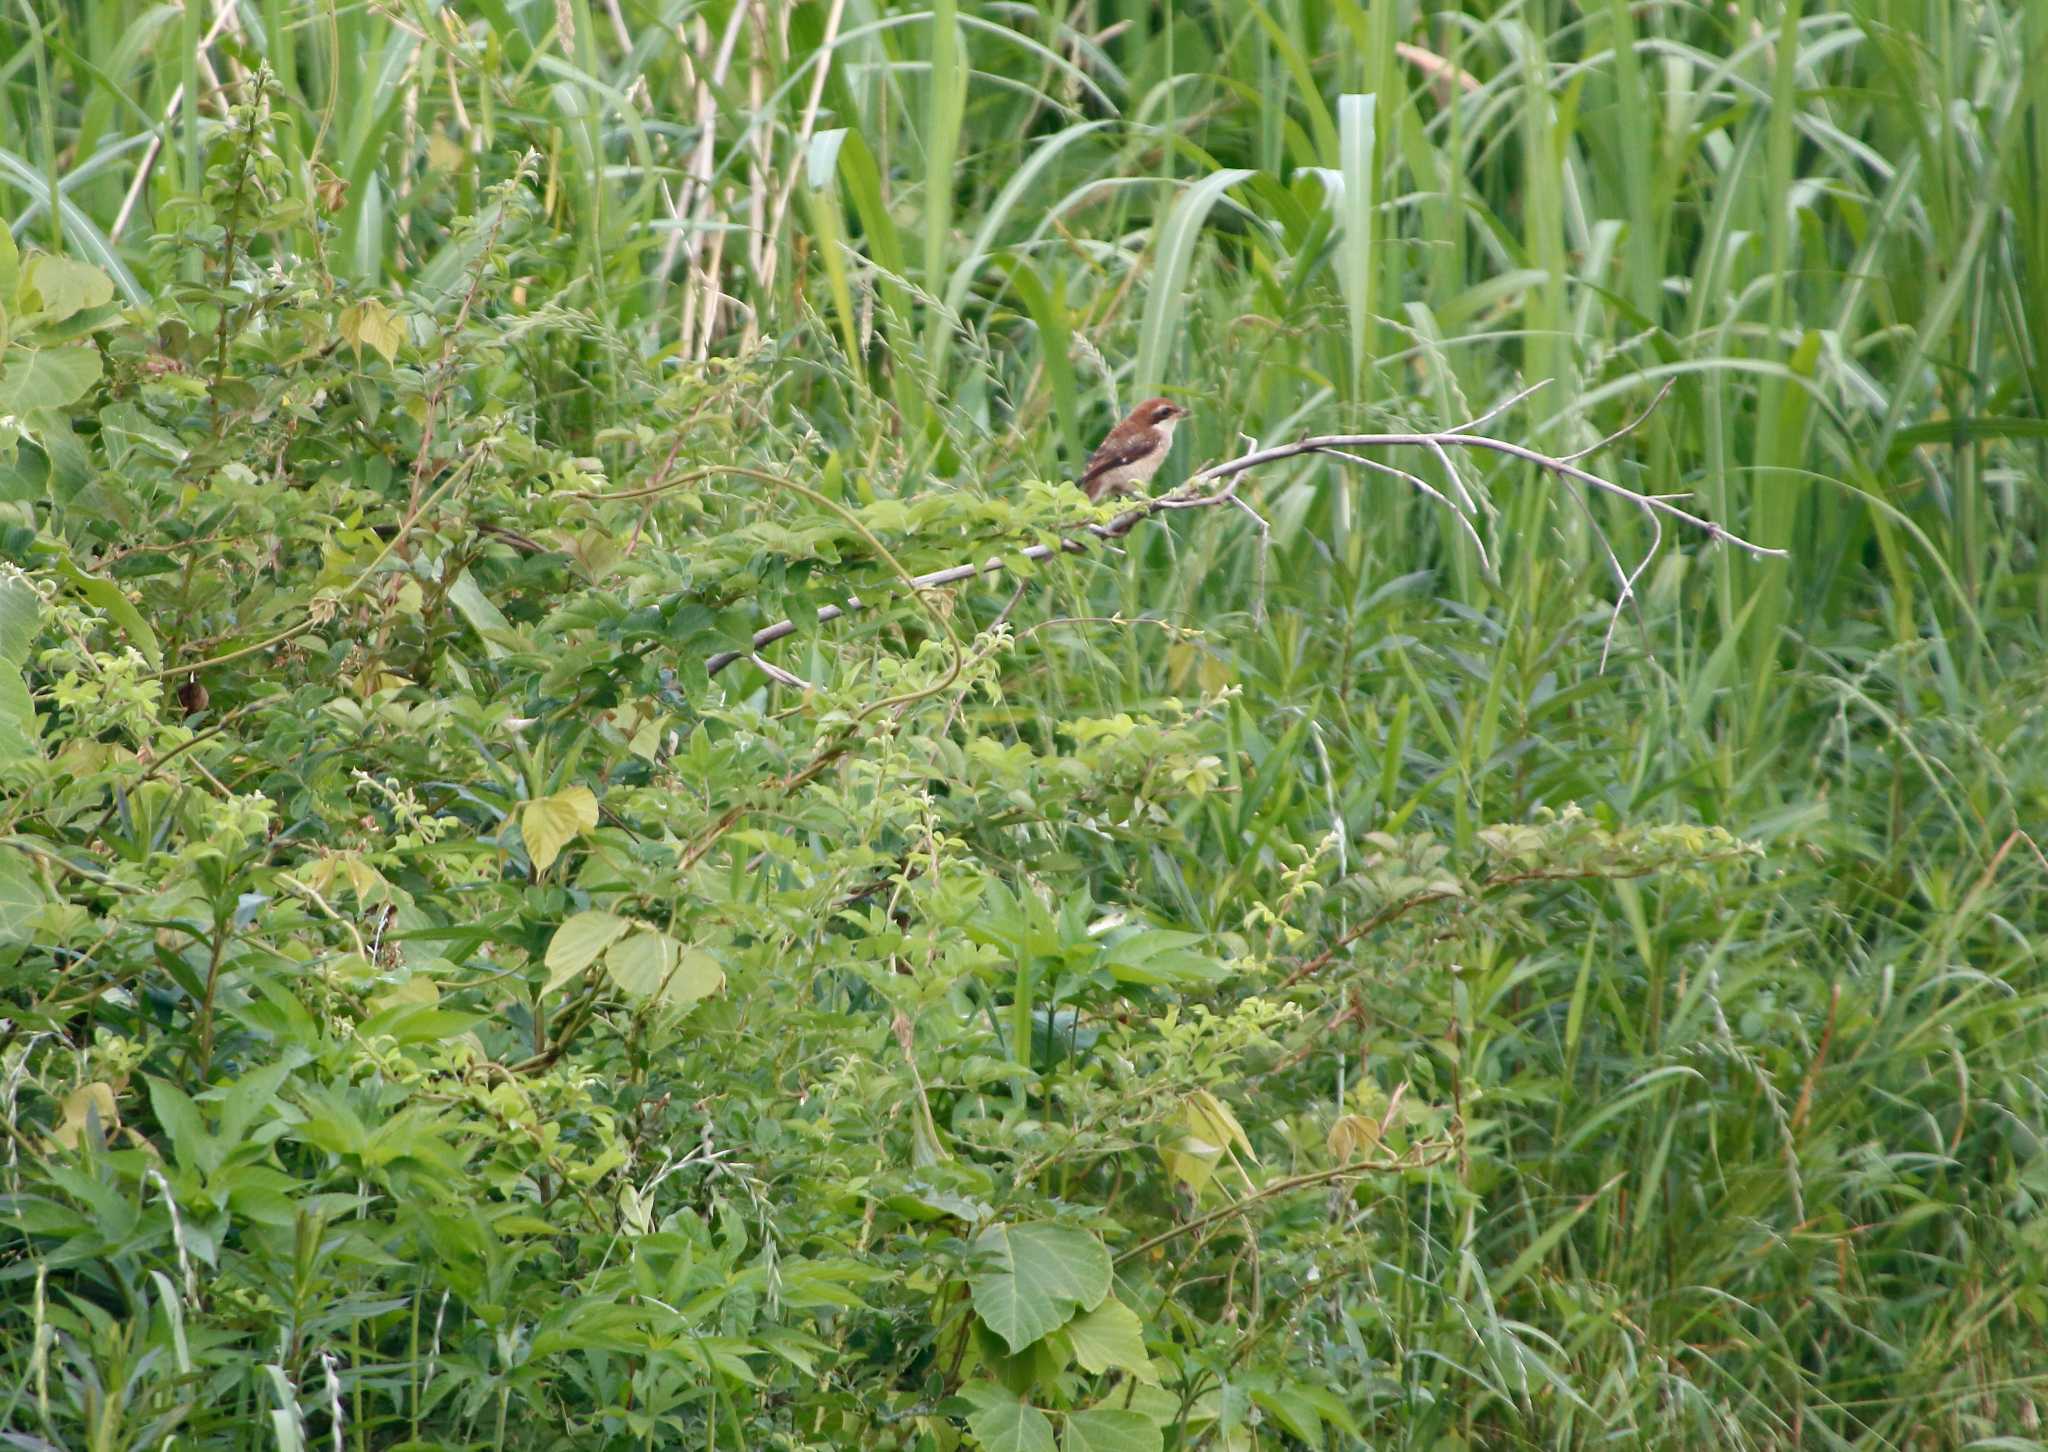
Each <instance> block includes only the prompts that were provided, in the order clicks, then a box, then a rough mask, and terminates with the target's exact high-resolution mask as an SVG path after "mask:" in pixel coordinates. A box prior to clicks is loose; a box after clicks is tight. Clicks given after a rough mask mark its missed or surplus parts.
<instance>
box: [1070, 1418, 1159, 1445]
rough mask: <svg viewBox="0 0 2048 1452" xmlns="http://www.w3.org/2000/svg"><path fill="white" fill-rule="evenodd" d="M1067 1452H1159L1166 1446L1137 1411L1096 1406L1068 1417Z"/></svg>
mask: <svg viewBox="0 0 2048 1452" xmlns="http://www.w3.org/2000/svg"><path fill="white" fill-rule="evenodd" d="M1066 1420H1067V1434H1066V1436H1064V1437H1063V1438H1061V1439H1060V1442H1061V1446H1062V1447H1064V1448H1065V1452H1160V1449H1161V1448H1162V1447H1164V1446H1165V1445H1166V1442H1165V1439H1164V1437H1163V1436H1162V1435H1161V1433H1160V1431H1159V1429H1158V1428H1157V1427H1155V1426H1153V1425H1152V1422H1151V1419H1150V1418H1148V1417H1144V1416H1140V1415H1139V1414H1138V1413H1137V1412H1126V1411H1122V1410H1119V1409H1117V1408H1113V1407H1096V1408H1093V1409H1091V1410H1089V1411H1085V1412H1072V1413H1069V1414H1068V1416H1067V1419H1066Z"/></svg>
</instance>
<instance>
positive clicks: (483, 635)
mask: <svg viewBox="0 0 2048 1452" xmlns="http://www.w3.org/2000/svg"><path fill="white" fill-rule="evenodd" d="M448 603H449V604H450V605H453V606H454V607H455V608H456V610H457V611H459V612H460V613H461V615H462V618H463V619H464V620H467V621H468V622H469V625H470V628H471V629H472V630H474V631H475V632H476V633H477V638H478V639H479V640H481V641H483V643H484V654H485V655H487V656H489V657H490V658H491V659H492V660H502V659H504V658H505V657H506V656H507V655H509V654H511V652H510V651H508V650H506V648H505V647H504V645H502V644H501V643H500V642H498V641H496V640H493V639H492V638H491V634H492V632H493V631H504V632H505V633H507V634H510V633H512V622H511V621H509V620H507V619H506V618H505V614H504V612H503V611H501V610H500V609H498V607H497V606H495V605H493V604H492V603H491V602H490V600H489V598H487V597H486V596H485V594H484V592H483V590H482V589H481V588H479V587H478V585H477V583H476V579H475V577H474V576H472V575H471V574H470V573H469V571H467V570H464V571H463V572H462V573H461V574H460V575H457V576H456V577H455V583H454V584H452V585H450V586H449V587H448Z"/></svg>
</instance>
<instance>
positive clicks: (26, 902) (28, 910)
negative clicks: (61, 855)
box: [0, 229, 43, 943]
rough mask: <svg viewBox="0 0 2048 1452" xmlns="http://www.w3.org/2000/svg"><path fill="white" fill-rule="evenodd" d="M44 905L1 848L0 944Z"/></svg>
mask: <svg viewBox="0 0 2048 1452" xmlns="http://www.w3.org/2000/svg"><path fill="white" fill-rule="evenodd" d="M0 230H4V229H0ZM42 906H43V890H42V888H41V886H40V885H38V883H37V882H36V878H35V874H34V872H32V871H31V870H30V864H29V859H28V854H27V853H25V852H19V851H16V850H15V849H14V848H12V847H0V943H26V942H28V941H29V939H30V937H31V936H32V932H31V929H30V921H31V919H33V918H34V916H35V914H36V913H37V912H38V911H40V910H41V908H42Z"/></svg>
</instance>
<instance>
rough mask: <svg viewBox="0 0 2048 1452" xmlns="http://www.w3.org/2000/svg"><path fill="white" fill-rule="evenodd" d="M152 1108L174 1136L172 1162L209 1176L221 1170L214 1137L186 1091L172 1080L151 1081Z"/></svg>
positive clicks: (165, 1130)
mask: <svg viewBox="0 0 2048 1452" xmlns="http://www.w3.org/2000/svg"><path fill="white" fill-rule="evenodd" d="M149 1107H150V1108H151V1109H152V1110H153V1111H154V1112H155V1114H156V1122H157V1123H158V1124H160V1125H162V1126H163V1127H164V1133H165V1134H167V1135H169V1136H170V1139H171V1155H172V1158H174V1159H175V1160H177V1162H178V1163H179V1164H180V1165H183V1166H185V1167H186V1168H188V1169H195V1170H200V1171H203V1172H206V1173H208V1174H210V1173H212V1172H213V1171H214V1170H215V1169H217V1168H218V1167H219V1165H220V1153H219V1147H218V1146H216V1145H215V1144H213V1142H212V1137H211V1136H210V1135H208V1134H207V1132H206V1121H205V1120H204V1119H203V1118H201V1117H200V1113H199V1106H198V1105H196V1104H194V1103H193V1102H192V1100H191V1099H190V1097H189V1096H187V1095H186V1093H185V1091H184V1090H182V1089H180V1088H179V1087H178V1086H177V1085H175V1084H173V1083H171V1082H170V1081H169V1080H168V1079H159V1078H156V1077H155V1076H154V1075H152V1076H151V1077H150V1080H149Z"/></svg>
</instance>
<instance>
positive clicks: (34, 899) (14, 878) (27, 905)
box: [0, 847, 44, 943]
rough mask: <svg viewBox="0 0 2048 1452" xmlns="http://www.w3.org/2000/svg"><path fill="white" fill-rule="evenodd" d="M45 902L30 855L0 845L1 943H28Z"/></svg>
mask: <svg viewBox="0 0 2048 1452" xmlns="http://www.w3.org/2000/svg"><path fill="white" fill-rule="evenodd" d="M43 901H44V899H43V889H42V887H41V886H40V885H39V884H38V883H37V881H36V877H35V873H34V870H33V866H32V864H31V862H30V859H29V856H28V854H27V853H26V852H21V851H17V850H16V849H15V848H12V847H0V943H26V942H28V941H29V938H30V934H31V931H32V929H31V926H30V923H31V920H32V919H33V918H34V916H35V914H36V913H37V912H38V911H39V910H40V909H41V908H42V906H43Z"/></svg>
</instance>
